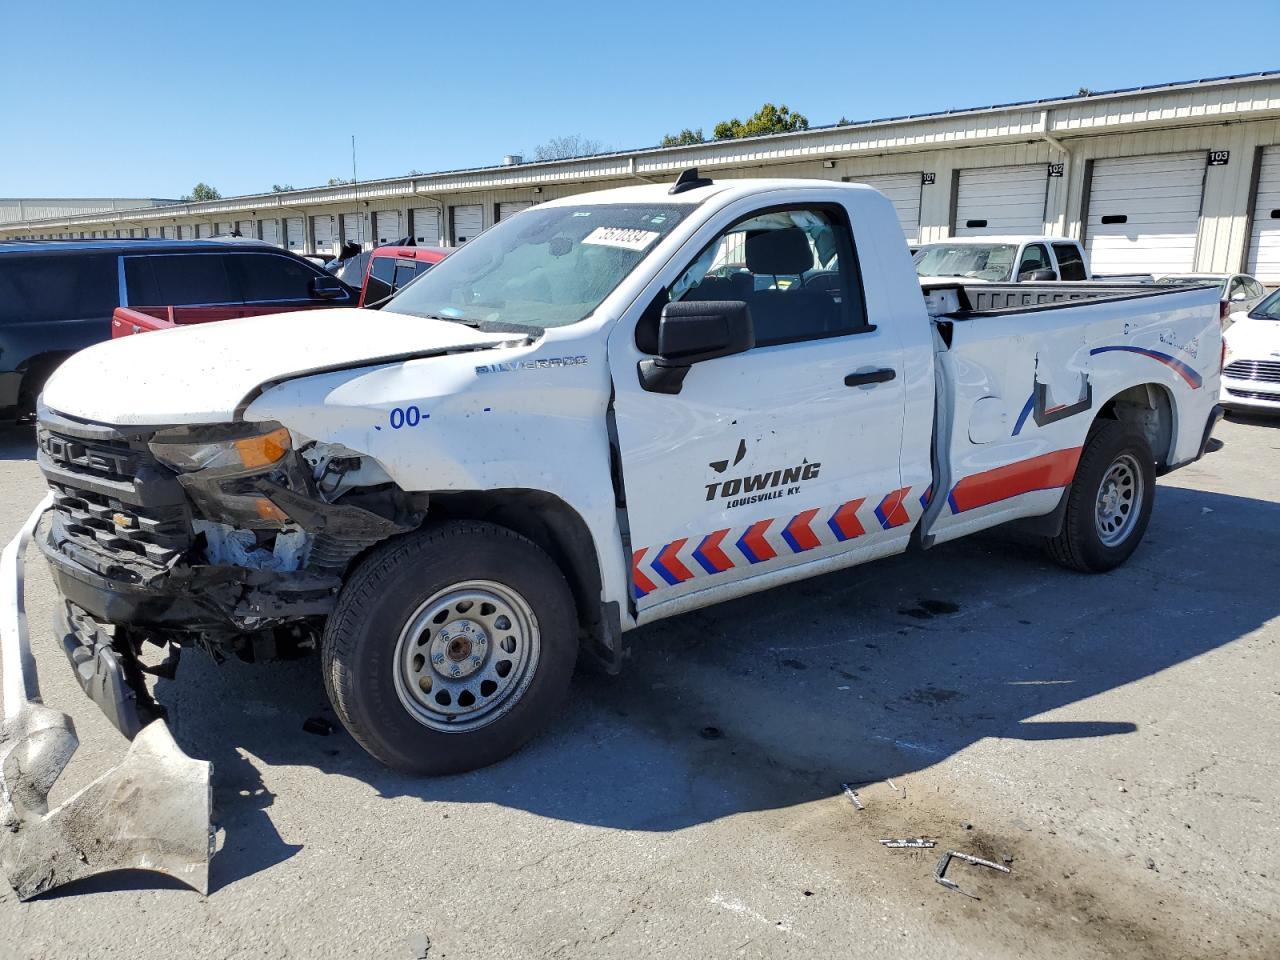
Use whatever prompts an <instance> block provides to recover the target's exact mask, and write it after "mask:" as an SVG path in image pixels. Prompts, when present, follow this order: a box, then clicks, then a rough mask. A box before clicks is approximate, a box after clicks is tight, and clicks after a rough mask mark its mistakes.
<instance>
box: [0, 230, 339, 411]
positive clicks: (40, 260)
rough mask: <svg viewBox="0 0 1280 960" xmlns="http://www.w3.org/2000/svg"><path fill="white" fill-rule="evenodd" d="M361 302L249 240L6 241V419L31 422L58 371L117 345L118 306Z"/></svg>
mask: <svg viewBox="0 0 1280 960" xmlns="http://www.w3.org/2000/svg"><path fill="white" fill-rule="evenodd" d="M321 278H323V279H321ZM318 279H319V280H320V282H319V283H317V282H316V281H317V280H318ZM359 297H360V293H359V291H358V290H353V289H351V288H350V287H348V286H346V285H345V284H344V285H342V287H341V289H335V288H334V280H333V278H332V276H331V275H330V274H327V273H325V272H324V271H323V270H321V269H320V268H319V267H317V266H315V265H314V264H311V263H308V262H307V261H306V260H303V259H302V258H301V257H297V256H294V255H293V254H292V253H289V252H288V251H285V250H280V249H279V248H277V247H272V246H268V245H267V244H263V243H258V242H252V241H250V242H246V241H236V240H228V241H219V240H26V241H0V420H13V419H17V418H20V417H23V416H26V415H28V414H30V413H31V412H32V411H34V409H35V401H36V397H37V396H39V394H40V390H41V388H42V387H43V386H44V382H45V380H46V379H48V377H49V374H50V373H52V372H53V370H54V369H55V368H56V367H57V366H58V364H60V363H61V362H62V361H63V360H64V359H66V357H67V356H68V355H70V354H72V353H74V352H75V351H77V350H80V349H82V348H84V347H87V346H89V345H90V344H93V343H97V342H99V341H101V340H109V339H111V314H112V311H114V310H115V308H116V307H128V306H134V307H157V306H234V305H240V304H272V305H275V306H277V307H280V308H285V309H306V308H308V307H315V306H327V307H344V306H350V307H354V306H355V305H356V303H357V302H358V300H359Z"/></svg>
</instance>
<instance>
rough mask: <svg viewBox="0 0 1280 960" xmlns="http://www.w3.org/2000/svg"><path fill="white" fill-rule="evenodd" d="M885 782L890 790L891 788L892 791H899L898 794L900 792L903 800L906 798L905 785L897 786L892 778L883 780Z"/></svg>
mask: <svg viewBox="0 0 1280 960" xmlns="http://www.w3.org/2000/svg"><path fill="white" fill-rule="evenodd" d="M885 783H887V784H888V785H889V789H890V790H892V791H893V792H894V793H900V794H902V799H903V800H905V799H907V788H906V787H899V786H898V785H897V784H896V783H894V782H893V781H892V780H889V779H886V780H885Z"/></svg>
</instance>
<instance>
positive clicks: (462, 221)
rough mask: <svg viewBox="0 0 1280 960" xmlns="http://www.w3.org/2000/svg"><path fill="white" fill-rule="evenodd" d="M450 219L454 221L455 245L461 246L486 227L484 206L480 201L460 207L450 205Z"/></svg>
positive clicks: (453, 237) (453, 239)
mask: <svg viewBox="0 0 1280 960" xmlns="http://www.w3.org/2000/svg"><path fill="white" fill-rule="evenodd" d="M449 212H450V219H451V220H452V221H453V236H452V237H451V239H452V241H453V245H454V246H455V247H456V246H460V245H462V244H464V243H466V242H467V241H468V240H470V239H471V238H472V237H474V236H475V235H476V234H478V233H479V232H480V231H481V230H483V229H484V207H483V206H481V205H480V204H478V203H468V204H464V205H462V206H458V207H450V208H449Z"/></svg>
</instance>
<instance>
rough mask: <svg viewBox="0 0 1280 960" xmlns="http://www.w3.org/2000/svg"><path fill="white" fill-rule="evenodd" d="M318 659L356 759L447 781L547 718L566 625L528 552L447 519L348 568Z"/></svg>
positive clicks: (564, 612) (502, 534)
mask: <svg viewBox="0 0 1280 960" xmlns="http://www.w3.org/2000/svg"><path fill="white" fill-rule="evenodd" d="M321 652H322V663H323V668H324V677H325V684H326V686H327V688H328V691H329V698H330V700H331V701H332V702H333V706H334V709H335V710H336V711H337V713H338V717H339V718H340V719H341V720H342V723H343V726H345V727H346V728H347V730H348V731H349V732H350V733H351V735H352V736H353V737H355V739H356V740H357V741H358V742H359V743H360V745H361V746H363V747H364V748H365V750H367V751H368V752H369V753H370V754H372V755H373V756H374V757H375V758H377V759H378V760H380V761H382V762H383V763H385V764H386V765H387V766H389V767H392V768H394V769H396V770H400V771H403V772H405V773H415V774H445V773H458V772H462V771H464V770H473V769H475V768H477V767H482V766H485V765H487V764H490V763H494V762H495V761H498V760H501V759H503V758H504V757H506V756H508V755H509V754H511V753H513V752H515V751H516V750H518V749H519V748H520V747H521V746H523V745H524V743H525V742H526V741H528V740H529V739H531V738H532V737H533V736H534V734H536V733H537V732H538V731H539V730H540V729H541V728H542V727H543V726H544V725H545V724H546V722H547V721H548V720H549V719H550V717H551V716H552V715H553V714H554V712H555V709H556V707H557V706H558V705H559V703H560V701H561V699H562V698H563V697H564V694H565V692H566V690H567V688H568V684H569V678H570V676H571V674H572V673H573V664H574V660H575V658H576V655H577V618H576V614H575V609H574V604H573V597H572V595H571V593H570V592H569V587H568V585H567V584H566V583H565V579H564V577H563V575H562V574H561V573H560V570H559V569H558V568H557V567H556V565H555V564H554V563H553V562H552V561H551V559H550V558H549V557H548V556H547V555H546V553H545V552H543V551H542V550H541V549H540V548H539V547H538V546H537V545H536V544H534V543H532V542H531V541H529V540H527V539H526V538H524V537H522V536H520V535H519V534H516V533H514V532H512V531H510V530H507V529H505V528H503V527H498V526H494V525H492V524H487V523H471V522H453V523H449V524H446V525H444V526H442V527H439V528H437V529H434V530H429V531H423V532H419V533H415V534H411V535H409V536H407V537H404V538H402V539H399V540H396V541H393V542H391V543H388V544H385V545H384V546H383V547H381V548H379V549H378V550H375V551H374V552H373V553H372V554H371V555H370V556H369V557H368V558H367V559H366V560H365V561H364V562H363V563H361V564H360V566H359V567H357V568H356V570H355V571H354V573H353V574H352V576H351V577H350V579H349V580H348V582H347V584H346V585H345V586H344V587H343V589H342V593H341V594H340V595H339V597H338V604H337V607H336V608H335V610H334V612H333V615H332V616H331V617H330V618H329V622H328V624H327V625H326V627H325V634H324V640H323V644H322V651H321Z"/></svg>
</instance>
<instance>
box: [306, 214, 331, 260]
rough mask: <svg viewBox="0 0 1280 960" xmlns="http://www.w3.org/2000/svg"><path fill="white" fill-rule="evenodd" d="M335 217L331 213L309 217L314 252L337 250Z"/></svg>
mask: <svg viewBox="0 0 1280 960" xmlns="http://www.w3.org/2000/svg"><path fill="white" fill-rule="evenodd" d="M336 220H337V218H336V217H334V216H333V214H331V213H326V214H324V215H323V216H318V217H312V218H311V238H312V239H313V240H314V241H315V252H316V253H332V254H336V253H337V252H338V248H337V244H336V242H335V241H337V239H338V224H337V222H336Z"/></svg>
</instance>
